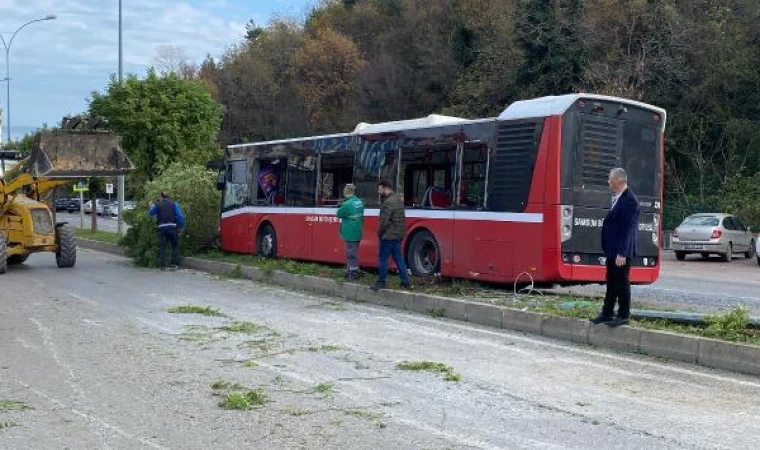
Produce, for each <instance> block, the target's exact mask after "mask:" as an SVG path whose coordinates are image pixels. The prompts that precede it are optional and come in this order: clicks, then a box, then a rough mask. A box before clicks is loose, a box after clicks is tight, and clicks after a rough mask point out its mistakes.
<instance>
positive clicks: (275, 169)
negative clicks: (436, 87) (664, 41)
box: [219, 94, 666, 284]
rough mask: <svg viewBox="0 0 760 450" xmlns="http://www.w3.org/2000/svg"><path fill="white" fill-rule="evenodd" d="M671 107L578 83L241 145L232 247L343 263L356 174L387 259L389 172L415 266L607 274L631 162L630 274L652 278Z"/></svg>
mask: <svg viewBox="0 0 760 450" xmlns="http://www.w3.org/2000/svg"><path fill="white" fill-rule="evenodd" d="M665 119H666V115H665V111H664V110H663V109H660V108H657V107H654V106H651V105H647V104H644V103H639V102H635V101H631V100H626V99H622V98H615V97H605V96H599V95H586V94H574V95H563V96H552V97H542V98H537V99H531V100H525V101H518V102H515V103H513V104H511V105H510V106H509V107H508V108H507V109H506V110H504V112H502V113H501V114H500V115H499V116H498V117H495V118H489V119H480V120H467V119H460V118H456V117H446V116H436V115H432V116H429V117H426V118H422V119H414V120H402V121H397V122H387V123H378V124H366V123H361V124H359V125H357V127H356V129H355V130H354V131H353V132H351V133H344V134H335V135H329V136H317V137H306V138H299V139H287V140H279V141H269V142H256V143H249V144H239V145H230V146H229V147H228V148H227V149H226V152H225V170H224V174H223V177H220V183H219V185H220V186H219V187H220V189H222V190H223V199H222V213H221V225H220V240H221V246H222V249H223V250H224V251H228V252H238V253H251V254H260V255H263V256H266V257H275V256H277V257H284V258H293V259H298V260H308V261H321V262H327V263H343V262H344V250H343V242H342V241H341V240H340V238H339V236H338V227H339V220H338V218H337V217H336V216H335V212H336V207H337V206H338V204H339V202H340V200H341V199H340V193H341V192H342V188H343V186H344V185H345V184H347V183H354V184H355V185H356V187H357V195H358V196H359V197H360V198H362V200H363V201H364V202H365V207H366V209H365V216H366V218H365V228H364V239H363V240H362V243H361V246H360V250H359V257H360V261H361V264H362V266H365V267H377V259H378V258H377V255H378V242H377V237H376V236H377V233H376V231H377V222H378V220H377V217H378V214H379V209H378V208H379V201H378V197H377V183H378V181H379V180H382V179H386V180H389V181H391V182H392V183H394V184H395V185H396V187H397V192H399V193H401V194H402V195H403V198H404V203H405V205H406V217H407V235H406V238H405V239H404V242H403V251H404V255H405V256H406V259H407V263H408V265H409V268H410V270H411V271H412V272H413V273H414V274H415V275H417V276H424V275H431V274H441V275H443V276H445V277H452V278H465V279H473V280H483V281H489V282H496V283H508V282H513V281H515V280H517V279H518V278H520V277H525V273H528V274H530V277H531V278H532V279H533V280H535V281H536V282H540V283H551V284H582V283H590V282H602V281H604V279H605V259H604V255H603V252H602V248H601V238H600V235H601V225H602V223H603V220H604V217H605V216H606V214H607V211H608V209H609V206H610V200H611V193H610V191H609V188H608V185H607V178H608V174H609V171H610V169H612V168H615V167H623V168H625V169H626V170H627V172H628V177H629V186H630V187H631V189H632V190H633V191H634V192H635V193H636V195H637V196H638V198H639V201H640V206H641V215H640V223H639V236H638V252H637V253H638V257H637V258H635V259H634V260H633V261H632V266H633V267H632V268H631V273H630V278H631V281H632V282H633V283H639V284H642V283H652V282H654V281H656V280H657V278H658V276H659V272H660V232H661V229H660V224H661V220H660V218H661V207H662V190H663V157H664V152H663V145H664V139H663V133H664V128H665ZM222 178H223V179H222ZM526 279H527V277H526Z"/></svg>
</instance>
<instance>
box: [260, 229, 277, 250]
mask: <svg viewBox="0 0 760 450" xmlns="http://www.w3.org/2000/svg"><path fill="white" fill-rule="evenodd" d="M256 252H257V253H258V254H259V255H261V256H263V257H264V258H274V257H275V256H277V234H276V233H275V232H274V228H272V226H271V225H269V224H267V225H264V226H263V227H261V230H260V231H259V237H258V239H257V243H256Z"/></svg>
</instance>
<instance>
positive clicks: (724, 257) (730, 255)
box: [721, 242, 734, 262]
mask: <svg viewBox="0 0 760 450" xmlns="http://www.w3.org/2000/svg"><path fill="white" fill-rule="evenodd" d="M733 256H734V245H733V244H731V243H730V242H729V243H728V251H727V252H726V253H724V254H723V255H721V259H722V260H723V262H731V258H733Z"/></svg>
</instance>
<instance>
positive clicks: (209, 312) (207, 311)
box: [166, 305, 226, 317]
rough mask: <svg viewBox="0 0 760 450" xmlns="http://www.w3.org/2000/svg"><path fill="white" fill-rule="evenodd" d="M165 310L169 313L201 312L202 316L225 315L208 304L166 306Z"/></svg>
mask: <svg viewBox="0 0 760 450" xmlns="http://www.w3.org/2000/svg"><path fill="white" fill-rule="evenodd" d="M166 312H168V313H171V314H202V315H204V316H211V317H226V316H225V315H224V314H223V313H221V312H220V311H219V310H218V309H213V308H211V307H210V306H196V305H182V306H174V307H172V308H167V309H166Z"/></svg>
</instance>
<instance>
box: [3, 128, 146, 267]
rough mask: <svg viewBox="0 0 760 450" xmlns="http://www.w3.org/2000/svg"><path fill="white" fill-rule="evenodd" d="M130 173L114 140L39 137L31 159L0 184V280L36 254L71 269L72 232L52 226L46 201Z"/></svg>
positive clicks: (100, 135)
mask: <svg viewBox="0 0 760 450" xmlns="http://www.w3.org/2000/svg"><path fill="white" fill-rule="evenodd" d="M132 169H133V166H132V163H131V162H130V161H129V159H128V158H127V156H126V154H125V153H124V151H123V150H122V148H121V137H120V136H119V135H117V134H113V133H110V132H104V131H97V130H90V129H86V130H74V129H67V130H55V131H43V132H40V133H38V134H37V135H36V136H35V139H34V144H33V146H32V150H31V152H30V154H29V156H28V157H27V158H26V159H24V160H22V161H20V162H19V163H18V164H16V165H15V166H13V167H12V168H11V169H10V170H8V171H7V172H6V173H4V174H3V176H2V178H0V274H3V273H5V272H6V271H7V268H8V265H14V264H22V263H23V262H24V261H26V259H27V258H28V257H29V255H30V254H32V253H38V252H51V253H55V260H56V263H57V264H58V267H73V266H74V264H75V263H76V259H77V246H76V237H75V235H74V230H73V229H71V228H70V227H68V226H66V225H65V224H64V223H56V222H55V214H54V213H53V212H52V211H51V209H50V207H49V206H48V204H47V203H46V202H45V198H46V197H47V196H49V194H50V193H52V191H53V190H54V189H55V188H58V187H61V186H65V185H69V184H72V183H74V182H76V181H77V180H79V179H81V178H86V177H108V176H114V175H122V174H125V173H127V172H129V171H131V170H132Z"/></svg>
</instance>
